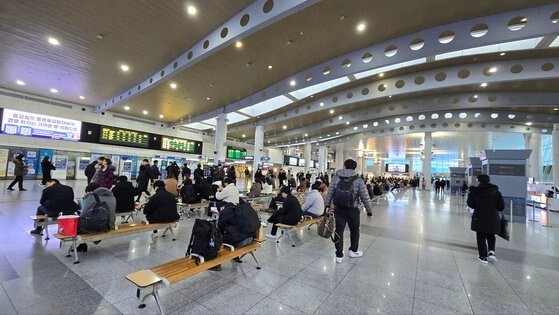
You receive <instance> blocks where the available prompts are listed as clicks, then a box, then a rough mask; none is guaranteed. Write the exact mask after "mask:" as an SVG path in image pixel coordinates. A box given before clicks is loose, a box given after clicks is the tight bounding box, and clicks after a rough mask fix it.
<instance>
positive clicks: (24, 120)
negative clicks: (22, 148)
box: [1, 109, 82, 141]
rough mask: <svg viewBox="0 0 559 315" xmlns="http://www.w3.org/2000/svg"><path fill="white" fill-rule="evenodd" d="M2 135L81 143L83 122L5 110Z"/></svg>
mask: <svg viewBox="0 0 559 315" xmlns="http://www.w3.org/2000/svg"><path fill="white" fill-rule="evenodd" d="M1 128H2V129H1V130H2V133H5V134H9V135H16V136H26V137H39V138H48V139H55V140H68V141H79V140H80V136H81V128H82V122H81V121H79V120H73V119H66V118H60V117H54V116H48V115H42V114H34V113H28V112H22V111H18V110H12V109H4V113H3V115H2V127H1Z"/></svg>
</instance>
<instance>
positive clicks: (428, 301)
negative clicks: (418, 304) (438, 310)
mask: <svg viewBox="0 0 559 315" xmlns="http://www.w3.org/2000/svg"><path fill="white" fill-rule="evenodd" d="M415 299H417V300H420V301H422V302H425V303H431V304H435V305H438V306H443V307H446V308H449V309H451V310H453V311H456V313H457V314H464V313H459V312H458V311H459V310H457V309H456V308H454V307H449V306H448V304H444V303H438V302H437V301H432V300H426V299H423V298H419V297H418V298H415ZM415 299H414V300H415ZM468 305H469V302H468ZM470 314H474V313H473V310H472V313H470Z"/></svg>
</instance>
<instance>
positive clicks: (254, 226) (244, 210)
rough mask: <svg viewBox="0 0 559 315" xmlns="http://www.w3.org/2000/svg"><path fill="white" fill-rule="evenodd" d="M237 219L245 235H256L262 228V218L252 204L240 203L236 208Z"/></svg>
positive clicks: (240, 229)
mask: <svg viewBox="0 0 559 315" xmlns="http://www.w3.org/2000/svg"><path fill="white" fill-rule="evenodd" d="M235 217H236V219H237V226H238V227H239V231H241V233H243V234H249V235H252V236H254V235H256V232H257V231H258V229H259V228H260V218H258V214H257V213H256V211H254V209H253V208H252V206H251V205H250V203H246V202H244V203H240V204H238V205H237V206H236V210H235Z"/></svg>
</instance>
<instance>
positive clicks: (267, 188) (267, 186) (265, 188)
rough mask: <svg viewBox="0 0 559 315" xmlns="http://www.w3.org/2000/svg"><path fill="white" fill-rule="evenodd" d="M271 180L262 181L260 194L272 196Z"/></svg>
mask: <svg viewBox="0 0 559 315" xmlns="http://www.w3.org/2000/svg"><path fill="white" fill-rule="evenodd" d="M272 183H273V182H272V179H271V178H266V179H265V180H264V182H263V183H262V194H264V195H271V194H273V189H274V187H273V185H272Z"/></svg>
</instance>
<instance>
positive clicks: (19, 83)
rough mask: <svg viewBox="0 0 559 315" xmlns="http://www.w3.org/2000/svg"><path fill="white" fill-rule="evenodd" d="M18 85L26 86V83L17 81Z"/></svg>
mask: <svg viewBox="0 0 559 315" xmlns="http://www.w3.org/2000/svg"><path fill="white" fill-rule="evenodd" d="M16 84H17V85H25V82H23V81H21V80H17V81H16Z"/></svg>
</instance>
